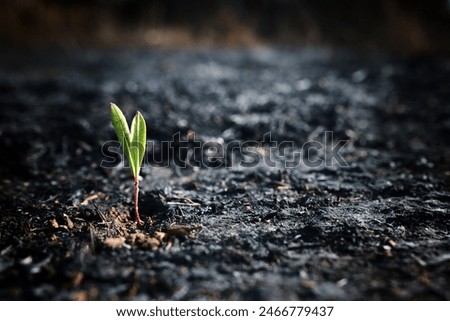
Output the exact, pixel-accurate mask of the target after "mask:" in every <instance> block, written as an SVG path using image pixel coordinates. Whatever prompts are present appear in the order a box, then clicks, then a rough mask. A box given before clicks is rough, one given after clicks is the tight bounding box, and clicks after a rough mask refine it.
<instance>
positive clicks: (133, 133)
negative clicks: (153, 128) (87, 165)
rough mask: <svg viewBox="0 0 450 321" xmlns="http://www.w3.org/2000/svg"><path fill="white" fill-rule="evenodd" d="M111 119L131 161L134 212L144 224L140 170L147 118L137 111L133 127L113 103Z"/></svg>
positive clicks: (137, 219) (124, 150)
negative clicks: (140, 192)
mask: <svg viewBox="0 0 450 321" xmlns="http://www.w3.org/2000/svg"><path fill="white" fill-rule="evenodd" d="M111 120H112V124H113V127H114V130H115V131H116V134H117V138H118V139H119V142H120V144H121V145H122V149H123V153H124V155H125V157H126V158H127V159H128V162H129V163H130V168H131V173H132V174H133V177H134V214H135V217H136V221H137V223H138V224H143V223H142V221H141V218H140V216H139V204H138V202H139V172H140V170H141V165H142V160H143V159H144V153H145V145H146V142H147V127H146V125H145V119H144V117H142V114H141V113H140V112H137V113H136V116H134V118H133V121H132V122H131V129H130V128H129V127H128V123H127V120H126V119H125V116H124V115H123V113H122V111H121V110H120V109H119V107H117V106H116V105H115V104H113V103H111Z"/></svg>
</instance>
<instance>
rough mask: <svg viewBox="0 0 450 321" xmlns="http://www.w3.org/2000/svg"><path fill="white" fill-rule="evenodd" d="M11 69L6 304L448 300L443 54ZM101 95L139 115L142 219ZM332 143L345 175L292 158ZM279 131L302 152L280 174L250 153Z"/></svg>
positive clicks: (51, 55) (28, 64)
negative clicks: (311, 145) (143, 149)
mask: <svg viewBox="0 0 450 321" xmlns="http://www.w3.org/2000/svg"><path fill="white" fill-rule="evenodd" d="M0 61H1V62H0V66H1V69H0V101H1V108H0V146H1V154H0V191H1V193H0V214H1V221H0V233H1V235H0V299H3V300H11V299H12V300H18V299H20V300H34V299H38V300H41V299H46V300H47V299H50V300H54V299H56V300H84V299H88V300H97V299H102V300H103V299H105V300H109V299H122V300H128V299H133V300H134V299H137V300H147V299H156V300H164V299H170V300H200V299H207V300H210V299H221V300H303V299H311V300H316V299H320V300H336V299H337V300H339V299H350V300H361V299H362V300H366V299H367V300H380V299H381V300H387V299H389V300H391V299H392V300H422V299H424V300H449V299H450V286H449V285H450V232H449V231H450V221H449V208H450V207H449V205H450V193H449V187H450V184H449V179H450V166H449V160H450V150H449V146H450V145H449V139H450V85H449V84H450V61H449V60H446V59H439V58H436V57H434V58H433V57H431V58H430V57H420V58H399V57H387V56H373V57H367V56H366V55H361V54H357V53H351V52H346V51H337V52H334V53H332V52H326V51H323V50H319V49H308V50H302V51H300V50H281V49H266V50H256V51H239V50H211V51H199V52H196V51H185V52H175V51H154V52H146V51H129V52H127V51H121V52H98V51H92V52H88V51H84V52H72V53H65V52H46V53H36V54H24V53H21V52H6V53H5V52H3V53H1V59H0ZM109 102H115V103H117V104H118V105H119V106H121V107H122V108H123V109H124V111H125V114H126V115H127V117H129V119H130V118H131V116H132V115H133V113H134V112H135V111H136V110H137V109H139V110H141V111H142V113H143V114H144V116H145V118H146V119H147V126H148V128H149V133H148V139H149V153H148V156H149V157H148V163H147V164H146V165H145V167H144V168H143V170H142V181H141V201H140V206H141V211H142V212H141V216H142V217H143V220H144V221H145V222H146V223H145V225H144V226H137V225H136V223H135V222H134V221H133V213H132V178H131V174H130V171H129V170H128V169H127V168H123V166H114V167H113V166H111V164H114V165H120V164H118V161H117V159H116V161H115V162H112V163H111V161H112V160H113V157H114V156H116V155H117V154H116V153H115V150H114V148H113V147H114V144H113V143H107V142H109V141H111V140H114V139H115V135H114V132H113V130H112V127H111V125H110V118H109ZM326 131H332V132H333V137H334V139H335V140H336V141H338V140H347V141H348V142H347V144H346V145H345V146H344V147H343V148H342V149H341V150H340V153H339V155H341V156H342V158H343V159H344V160H345V161H346V163H347V166H341V165H340V164H338V163H336V162H333V163H332V164H328V165H330V166H323V165H322V166H318V167H311V166H306V165H307V164H304V162H303V163H299V164H298V166H291V165H292V160H293V155H297V156H298V155H300V154H299V153H300V151H301V147H302V145H303V144H304V143H305V142H308V141H315V142H322V141H323V140H324V137H325V132H326ZM269 132H270V135H271V139H272V141H273V142H275V143H278V144H279V143H281V142H292V144H290V143H287V145H286V144H285V145H283V146H287V148H285V149H280V150H278V151H277V150H272V151H274V153H275V156H276V158H275V161H274V162H268V161H264V159H267V155H268V152H269V151H270V149H269V148H268V147H270V146H267V145H265V144H257V142H260V141H262V140H263V138H264V135H265V134H267V133H269ZM177 133H179V135H177ZM266 137H267V136H266ZM170 141H172V146H173V147H175V148H173V149H171V150H167V149H165V148H164V146H165V145H164V143H163V142H170ZM244 142H247V143H245V144H244V147H247V149H246V150H244V151H241V152H240V151H239V150H237V149H235V150H234V152H231V151H228V152H226V153H223V154H222V153H221V152H220V149H216V151H217V153H215V152H214V151H215V150H214V147H218V146H239V145H240V144H241V145H242V144H243V143H244ZM105 143H106V145H105V146H106V147H107V148H105V147H104V148H103V150H104V151H106V155H103V154H102V146H104V144H105ZM218 144H220V145H218ZM227 144H228V145H227ZM198 146H209V147H213V148H211V149H209V150H207V149H206V148H204V149H203V150H201V149H199V148H198ZM116 147H117V146H116ZM313 151H314V150H313ZM315 151H316V152H317V153H315V154H312V159H314V160H319V159H323V158H324V156H325V155H324V153H323V151H324V150H323V149H321V150H318V149H316V150H315ZM151 155H153V156H152V157H151ZM202 157H203V158H202ZM249 158H250V161H252V160H253V161H254V162H253V163H251V162H249ZM201 159H203V162H199V160H201ZM105 160H106V161H107V163H103V166H101V165H102V161H105ZM182 160H189V164H187V166H183V165H186V163H184V162H183V161H182ZM285 160H287V161H291V163H287V165H290V166H287V165H286V163H284V161H285ZM242 161H244V162H242ZM256 161H257V162H256ZM294 165H295V164H294ZM111 167H112V168H111ZM213 167H215V168H213Z"/></svg>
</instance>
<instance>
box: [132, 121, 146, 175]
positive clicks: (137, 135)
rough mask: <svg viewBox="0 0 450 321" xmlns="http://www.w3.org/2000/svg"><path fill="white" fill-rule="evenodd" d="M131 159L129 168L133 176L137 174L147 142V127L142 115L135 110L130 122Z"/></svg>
mask: <svg viewBox="0 0 450 321" xmlns="http://www.w3.org/2000/svg"><path fill="white" fill-rule="evenodd" d="M130 137H131V150H130V154H131V160H130V162H132V163H134V164H133V165H132V166H131V168H132V171H133V175H134V177H137V176H138V175H139V170H140V168H141V165H142V160H143V159H144V153H145V145H146V142H147V128H146V125H145V120H144V117H142V114H141V113H140V112H137V114H136V116H134V118H133V121H132V122H131V134H130Z"/></svg>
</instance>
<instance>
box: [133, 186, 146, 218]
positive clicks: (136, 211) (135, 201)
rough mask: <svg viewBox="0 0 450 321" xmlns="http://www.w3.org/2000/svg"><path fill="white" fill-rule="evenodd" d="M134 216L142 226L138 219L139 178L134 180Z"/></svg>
mask: <svg viewBox="0 0 450 321" xmlns="http://www.w3.org/2000/svg"><path fill="white" fill-rule="evenodd" d="M134 215H135V217H136V222H137V223H138V224H139V225H142V224H144V223H143V222H142V221H141V218H140V217H139V177H135V178H134Z"/></svg>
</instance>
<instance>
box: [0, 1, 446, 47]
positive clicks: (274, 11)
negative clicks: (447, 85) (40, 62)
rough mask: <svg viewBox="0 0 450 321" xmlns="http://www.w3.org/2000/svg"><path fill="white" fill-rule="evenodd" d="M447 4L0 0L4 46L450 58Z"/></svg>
mask: <svg viewBox="0 0 450 321" xmlns="http://www.w3.org/2000/svg"><path fill="white" fill-rule="evenodd" d="M449 36H450V1H448V0H428V1H423V0H364V1H354V0H340V1H336V0H229V1H220V0H217V1H211V0H209V1H208V0H152V1H144V0H110V1H107V0H61V1H56V0H0V45H1V46H2V47H3V48H4V47H13V48H14V47H21V48H24V47H25V48H29V47H32V48H41V47H47V48H48V47H64V48H68V49H70V48H92V47H102V48H104V47H124V46H133V47H160V48H179V47H182V48H192V47H217V46H225V47H253V46H265V45H280V46H302V45H321V46H344V47H345V46H349V47H356V48H362V49H368V50H383V51H392V52H400V53H406V54H410V53H414V54H417V53H419V54H422V53H427V54H429V53H433V54H436V53H437V54H449V53H450V37H449Z"/></svg>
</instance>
